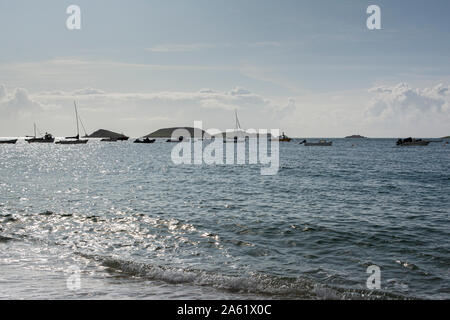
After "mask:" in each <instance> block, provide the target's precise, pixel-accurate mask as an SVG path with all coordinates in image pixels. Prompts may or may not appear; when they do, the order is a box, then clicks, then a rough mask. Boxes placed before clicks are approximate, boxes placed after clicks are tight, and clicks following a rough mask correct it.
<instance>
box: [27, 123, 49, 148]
mask: <svg viewBox="0 0 450 320" xmlns="http://www.w3.org/2000/svg"><path fill="white" fill-rule="evenodd" d="M25 141H27V142H28V143H53V142H55V138H54V137H53V136H52V135H51V134H50V133H47V132H46V133H45V135H44V136H43V137H39V138H38V137H37V136H36V123H35V124H34V136H33V137H32V138H30V139H25Z"/></svg>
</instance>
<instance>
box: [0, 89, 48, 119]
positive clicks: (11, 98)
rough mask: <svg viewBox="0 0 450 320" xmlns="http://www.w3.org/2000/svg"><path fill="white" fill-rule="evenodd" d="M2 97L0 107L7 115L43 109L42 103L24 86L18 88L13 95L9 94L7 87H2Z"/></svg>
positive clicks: (0, 92) (0, 96) (0, 94)
mask: <svg viewBox="0 0 450 320" xmlns="http://www.w3.org/2000/svg"><path fill="white" fill-rule="evenodd" d="M0 98H1V102H0V109H1V110H2V111H3V112H4V114H5V113H6V115H8V114H28V113H31V112H33V111H36V110H41V109H42V105H41V104H40V103H38V102H36V101H34V100H32V99H31V98H30V96H29V94H28V91H27V90H25V89H23V88H16V89H15V90H14V92H13V93H12V94H11V95H8V94H7V92H6V89H5V87H4V86H3V87H0Z"/></svg>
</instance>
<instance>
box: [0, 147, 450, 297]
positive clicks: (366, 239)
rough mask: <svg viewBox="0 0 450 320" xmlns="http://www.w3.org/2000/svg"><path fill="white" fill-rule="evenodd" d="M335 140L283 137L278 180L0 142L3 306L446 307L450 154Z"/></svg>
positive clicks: (106, 150) (249, 171)
mask: <svg viewBox="0 0 450 320" xmlns="http://www.w3.org/2000/svg"><path fill="white" fill-rule="evenodd" d="M333 141H334V145H333V146H332V147H304V146H302V145H299V144H298V141H297V142H290V143H282V144H281V147H280V162H281V168H280V171H279V173H278V174H277V175H275V176H261V175H260V167H259V166H258V165H251V166H239V165H235V166H193V165H192V166H189V165H184V166H175V165H173V164H172V162H171V160H170V151H171V148H172V147H173V146H174V145H173V144H168V143H158V142H157V143H155V144H153V145H136V144H133V143H130V142H123V143H101V142H98V141H90V142H89V143H88V144H87V145H85V146H58V145H52V144H50V145H28V144H26V143H24V142H23V141H19V142H18V144H17V145H0V298H2V299H8V298H25V299H30V298H57V299H58V298H70V299H72V298H74V299H78V298H95V299H101V298H107V299H111V298H131V299H133V298H138V299H140V298H145V299H158V298H160V299H161V298H162V299H176V298H185V299H198V298H218V299H227V298H256V299H258V298H263V299H267V298H276V299H278V298H287V299H291V298H292V299H299V298H307V299H324V298H326V299H330V298H336V299H355V298H356V299H372V298H385V299H402V298H437V299H449V298H450V281H449V280H450V274H449V266H450V246H449V233H450V228H449V227H450V222H449V214H450V161H449V160H450V145H446V146H444V145H443V143H432V144H430V145H429V146H428V147H404V148H399V147H396V146H395V140H393V139H370V140H346V139H334V140H333ZM352 144H354V146H352ZM373 264H375V265H378V266H379V267H380V268H381V290H376V291H370V290H368V289H367V288H366V280H367V277H368V276H369V275H368V274H367V273H366V269H367V267H368V266H370V265H373ZM71 266H72V267H71ZM73 266H77V267H78V268H79V270H80V272H81V274H80V279H81V280H80V281H81V282H80V288H79V289H78V290H69V289H68V287H67V279H68V278H69V277H71V276H72V275H73V273H72V272H73V269H71V268H73Z"/></svg>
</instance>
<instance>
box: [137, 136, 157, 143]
mask: <svg viewBox="0 0 450 320" xmlns="http://www.w3.org/2000/svg"><path fill="white" fill-rule="evenodd" d="M155 141H156V139H149V138H148V137H147V138H144V139H142V140H141V139H136V140H134V142H133V143H155Z"/></svg>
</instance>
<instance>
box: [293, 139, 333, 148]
mask: <svg viewBox="0 0 450 320" xmlns="http://www.w3.org/2000/svg"><path fill="white" fill-rule="evenodd" d="M299 144H304V145H305V147H330V146H332V145H333V142H332V141H326V140H319V142H307V141H306V140H303V141H302V142H300V143H299Z"/></svg>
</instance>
